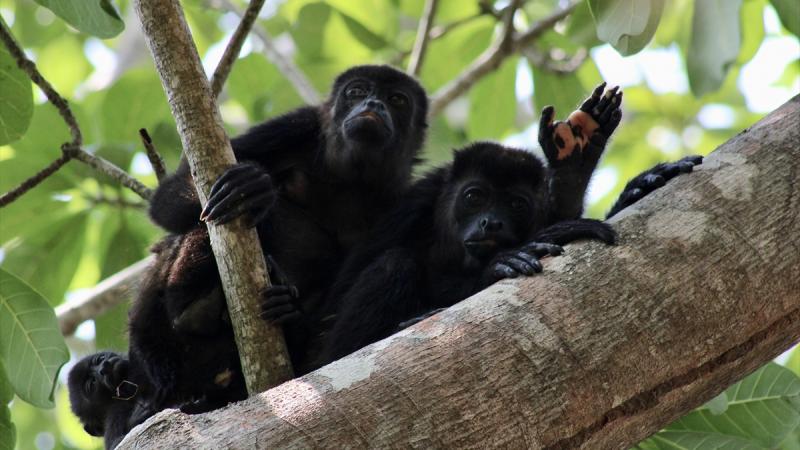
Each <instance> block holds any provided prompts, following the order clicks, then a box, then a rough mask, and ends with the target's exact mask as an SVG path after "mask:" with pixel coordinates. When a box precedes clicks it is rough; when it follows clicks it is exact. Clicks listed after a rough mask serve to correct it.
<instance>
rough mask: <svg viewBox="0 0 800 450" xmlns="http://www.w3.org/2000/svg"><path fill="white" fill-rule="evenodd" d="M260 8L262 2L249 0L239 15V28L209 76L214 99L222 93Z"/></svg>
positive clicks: (262, 0)
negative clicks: (244, 9) (212, 73)
mask: <svg viewBox="0 0 800 450" xmlns="http://www.w3.org/2000/svg"><path fill="white" fill-rule="evenodd" d="M262 6H264V0H250V4H249V5H248V6H247V10H246V11H245V12H244V13H243V14H240V16H241V17H242V20H241V21H240V22H239V26H238V27H236V31H234V32H233V36H231V39H230V41H228V46H227V47H225V52H224V53H223V54H222V58H221V59H220V61H219V64H217V68H216V69H215V70H214V75H212V76H211V93H212V95H213V96H214V97H219V93H220V92H222V86H223V85H224V84H225V80H226V79H227V78H228V75H229V74H230V73H231V68H232V67H233V62H234V61H236V58H237V57H238V56H239V52H240V51H241V50H242V45H244V40H245V39H246V38H247V35H248V34H250V29H251V28H253V23H255V21H256V19H257V18H258V13H259V11H261V7H262Z"/></svg>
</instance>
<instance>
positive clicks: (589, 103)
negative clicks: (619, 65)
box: [579, 81, 606, 113]
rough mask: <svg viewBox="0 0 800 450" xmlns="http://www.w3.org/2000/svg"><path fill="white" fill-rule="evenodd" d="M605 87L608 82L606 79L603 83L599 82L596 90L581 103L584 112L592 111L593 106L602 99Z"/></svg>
mask: <svg viewBox="0 0 800 450" xmlns="http://www.w3.org/2000/svg"><path fill="white" fill-rule="evenodd" d="M605 88H606V82H605V81H603V82H602V83H600V84H598V85H597V87H596V88H594V91H593V92H592V95H591V96H590V97H589V98H587V99H586V100H584V101H583V103H582V104H581V106H580V108H579V109H580V110H581V111H583V112H586V113H589V112H591V111H592V108H594V107H595V106H596V105H597V102H599V101H600V96H601V95H603V90H604V89H605Z"/></svg>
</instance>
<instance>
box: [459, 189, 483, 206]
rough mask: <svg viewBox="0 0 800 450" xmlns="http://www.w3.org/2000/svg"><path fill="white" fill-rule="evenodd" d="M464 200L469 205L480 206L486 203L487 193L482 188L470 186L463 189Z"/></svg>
mask: <svg viewBox="0 0 800 450" xmlns="http://www.w3.org/2000/svg"><path fill="white" fill-rule="evenodd" d="M464 201H465V202H467V205H468V206H471V207H477V206H481V205H483V204H485V203H486V201H487V195H486V192H484V190H483V189H481V188H477V187H471V188H469V189H467V190H466V191H464Z"/></svg>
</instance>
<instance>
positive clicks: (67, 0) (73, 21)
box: [35, 0, 125, 39]
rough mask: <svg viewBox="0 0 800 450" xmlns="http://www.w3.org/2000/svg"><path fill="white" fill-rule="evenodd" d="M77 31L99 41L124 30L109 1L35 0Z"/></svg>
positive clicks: (123, 25)
mask: <svg viewBox="0 0 800 450" xmlns="http://www.w3.org/2000/svg"><path fill="white" fill-rule="evenodd" d="M35 1H36V3H38V4H40V5H42V6H44V7H45V8H48V9H49V10H51V11H53V12H54V13H55V14H56V15H57V16H58V17H61V18H62V19H64V21H65V22H67V23H68V24H70V25H72V26H73V27H75V28H77V29H78V30H80V31H82V32H84V33H89V34H91V35H94V36H97V37H99V38H101V39H108V38H112V37H114V36H116V35H118V34H119V33H121V32H122V30H124V29H125V23H123V22H122V19H121V18H120V17H119V14H117V11H116V10H115V9H114V6H113V5H112V4H111V1H110V0H79V1H75V0H35Z"/></svg>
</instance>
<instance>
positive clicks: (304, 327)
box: [131, 66, 428, 386]
mask: <svg viewBox="0 0 800 450" xmlns="http://www.w3.org/2000/svg"><path fill="white" fill-rule="evenodd" d="M427 108H428V100H427V96H426V94H425V91H424V90H423V89H422V87H421V86H420V85H419V84H418V83H417V82H416V81H415V80H414V79H413V78H411V77H409V76H408V75H406V74H404V73H403V72H400V71H398V70H396V69H393V68H391V67H388V66H357V67H354V68H351V69H349V70H347V71H345V72H343V73H342V74H341V75H339V76H338V77H337V78H336V80H335V82H334V83H333V87H332V90H331V94H330V97H329V98H328V100H327V101H325V102H324V103H322V104H321V105H319V106H314V107H304V108H300V109H297V110H295V111H293V112H290V113H288V114H286V115H283V116H280V117H277V118H275V119H272V120H269V121H267V122H265V123H263V124H261V125H258V126H256V127H254V128H252V129H251V130H249V131H248V132H246V133H245V134H243V135H241V136H239V137H236V138H234V139H233V140H232V141H231V143H232V146H233V150H234V153H235V154H236V157H237V159H238V160H239V163H238V164H236V165H234V166H233V167H231V168H230V169H228V170H227V171H226V172H225V173H224V174H223V175H222V176H221V177H220V178H219V179H218V180H217V181H216V183H215V184H214V185H213V186H212V189H211V193H210V196H209V201H208V204H207V205H205V208H204V209H201V206H200V203H199V201H198V198H197V194H196V192H195V187H194V185H193V183H192V179H191V177H190V170H189V167H188V164H187V163H186V161H182V162H181V164H180V166H179V168H178V170H177V171H176V173H175V174H174V175H172V176H171V177H169V178H167V179H166V180H165V181H164V182H163V183H162V184H161V186H160V187H159V188H158V189H157V190H156V192H155V194H154V196H153V199H152V200H151V207H150V215H151V217H152V218H153V220H154V221H155V222H156V223H157V224H159V225H161V226H162V227H164V228H165V229H167V230H169V231H171V232H174V233H185V232H187V231H188V230H191V229H192V228H193V227H195V226H197V225H198V224H201V222H200V220H201V219H202V220H206V221H210V222H213V223H225V222H228V221H230V220H232V219H233V218H235V217H237V216H244V217H245V219H247V222H248V223H250V224H254V225H256V226H257V229H258V232H259V237H260V240H261V245H262V248H263V250H264V252H265V254H269V255H271V256H272V257H273V258H274V260H275V262H276V263H277V264H278V265H280V267H281V268H282V269H283V271H284V273H285V278H286V279H287V284H277V285H274V286H272V287H270V288H268V289H266V290H265V292H264V293H263V296H262V298H261V303H262V317H263V318H264V319H265V320H269V321H272V322H275V323H280V324H283V326H284V333H285V336H286V341H287V346H288V348H289V354H290V356H291V359H292V364H293V366H294V368H295V371H296V372H297V373H303V372H304V369H303V365H304V363H305V361H304V359H305V354H304V349H305V348H306V339H307V338H308V336H309V334H312V333H313V332H314V331H315V330H316V329H317V327H318V322H319V320H321V319H322V317H321V314H320V312H321V310H322V309H321V302H322V295H323V292H324V290H325V289H327V287H328V286H329V285H330V284H331V283H332V282H333V277H334V275H335V273H336V267H337V266H338V264H339V262H340V261H341V260H342V259H344V257H345V255H346V254H347V252H348V251H349V250H350V248H351V247H352V246H353V245H354V244H356V243H358V242H360V241H361V240H363V239H364V238H365V236H366V234H367V232H368V230H369V229H370V227H371V226H372V225H373V223H374V221H375V218H376V217H378V216H380V215H381V214H382V213H383V212H385V211H387V210H388V209H389V208H391V207H392V206H393V205H394V203H395V202H396V200H397V198H398V197H399V196H400V195H401V194H402V193H403V192H404V191H405V190H406V189H407V188H408V185H409V183H410V178H411V170H412V166H413V165H414V164H415V163H416V161H417V153H418V152H419V150H420V148H421V146H422V143H423V140H424V137H425V131H426V128H427V118H426V115H427ZM215 270H216V269H215ZM213 280H216V278H213ZM215 282H216V281H215ZM198 295H203V292H202V289H197V290H193V289H191V287H189V288H188V289H187V290H186V292H185V297H181V296H180V295H179V296H178V297H177V298H176V297H172V300H170V301H169V302H175V303H177V304H188V303H189V302H191V300H192V299H193V298H196V297H197V296H198ZM300 317H302V320H299V318H300ZM131 333H132V335H133V334H135V333H138V332H137V331H135V330H133V329H132V331H131ZM132 340H133V336H132ZM137 345H139V344H137ZM141 345H151V344H141ZM152 345H156V343H153V344H152ZM159 345H161V344H159ZM141 350H144V352H145V353H147V351H146V349H141ZM154 371H155V372H162V373H160V374H159V376H158V377H157V379H156V380H154V383H155V384H156V385H157V386H160V385H161V384H163V383H164V380H168V378H169V377H168V376H167V375H168V374H167V373H163V372H164V371H160V370H154Z"/></svg>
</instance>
